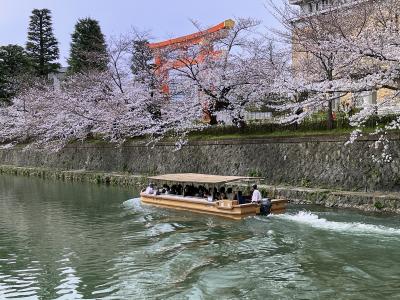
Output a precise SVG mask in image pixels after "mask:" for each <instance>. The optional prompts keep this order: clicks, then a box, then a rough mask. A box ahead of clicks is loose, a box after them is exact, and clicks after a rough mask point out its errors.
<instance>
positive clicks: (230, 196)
mask: <svg viewBox="0 0 400 300" xmlns="http://www.w3.org/2000/svg"><path fill="white" fill-rule="evenodd" d="M233 197H234V194H233V191H232V188H228V189H227V190H226V199H228V200H233Z"/></svg>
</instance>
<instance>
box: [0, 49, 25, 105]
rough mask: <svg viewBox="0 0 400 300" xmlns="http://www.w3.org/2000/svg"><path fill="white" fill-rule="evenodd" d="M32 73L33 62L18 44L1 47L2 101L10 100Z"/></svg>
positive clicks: (0, 81) (0, 86)
mask: <svg viewBox="0 0 400 300" xmlns="http://www.w3.org/2000/svg"><path fill="white" fill-rule="evenodd" d="M31 74H32V63H31V61H30V59H29V57H28V55H27V53H26V52H25V50H24V48H22V47H21V46H18V45H8V46H1V47H0V101H2V102H4V101H5V102H9V101H10V100H11V98H12V97H13V96H15V95H16V94H17V93H18V91H19V90H20V88H21V86H22V84H23V83H24V82H26V81H27V80H26V79H27V78H29V77H30V76H31Z"/></svg>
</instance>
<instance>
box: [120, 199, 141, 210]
mask: <svg viewBox="0 0 400 300" xmlns="http://www.w3.org/2000/svg"><path fill="white" fill-rule="evenodd" d="M122 206H123V207H124V208H128V209H134V210H142V209H143V208H142V204H141V202H140V198H133V199H128V200H126V201H124V202H122Z"/></svg>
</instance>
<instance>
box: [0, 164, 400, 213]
mask: <svg viewBox="0 0 400 300" xmlns="http://www.w3.org/2000/svg"><path fill="white" fill-rule="evenodd" d="M0 174H7V175H17V176H31V177H40V178H43V179H53V180H64V181H72V182H89V183H95V184H108V185H114V186H123V187H133V188H134V189H135V190H138V189H140V188H141V187H143V186H145V185H146V184H147V182H148V180H147V176H146V175H132V174H129V173H118V172H99V171H87V170H57V169H49V168H39V167H18V166H10V165H0ZM259 188H260V190H261V191H262V192H263V193H265V194H267V195H268V196H269V197H277V196H283V197H285V198H287V199H289V200H290V202H291V203H292V204H316V205H321V206H325V207H333V208H351V209H359V210H363V211H375V212H382V213H385V212H390V213H400V193H397V192H377V191H375V192H354V191H345V190H335V189H322V188H309V187H308V188H307V187H299V186H288V185H267V184H261V185H260V186H259Z"/></svg>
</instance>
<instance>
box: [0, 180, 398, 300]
mask: <svg viewBox="0 0 400 300" xmlns="http://www.w3.org/2000/svg"><path fill="white" fill-rule="evenodd" d="M137 195H138V193H137V191H133V190H129V189H123V188H114V187H107V186H97V185H91V184H79V183H64V182H56V181H44V180H41V179H34V178H22V177H12V176H0V299H80V298H82V299H378V298H379V299H400V221H399V216H396V215H385V216H382V215H374V214H364V213H360V212H356V211H343V210H332V209H322V208H318V207H312V206H303V207H298V206H296V207H290V208H289V210H288V211H287V213H286V214H284V215H280V216H272V217H252V218H248V219H246V220H243V221H230V220H225V219H221V218H218V217H211V216H204V215H198V214H193V213H189V212H177V211H170V210H166V209H159V208H152V207H148V206H141V204H140V202H139V200H138V199H133V198H135V197H137ZM128 199H131V200H128Z"/></svg>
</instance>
